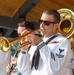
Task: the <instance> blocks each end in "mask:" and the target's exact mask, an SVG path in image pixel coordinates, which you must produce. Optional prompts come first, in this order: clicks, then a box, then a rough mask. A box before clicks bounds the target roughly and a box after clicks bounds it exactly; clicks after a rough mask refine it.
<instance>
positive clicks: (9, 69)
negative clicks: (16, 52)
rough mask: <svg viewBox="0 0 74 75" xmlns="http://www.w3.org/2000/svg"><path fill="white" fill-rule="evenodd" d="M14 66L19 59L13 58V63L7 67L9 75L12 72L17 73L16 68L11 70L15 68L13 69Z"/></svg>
mask: <svg viewBox="0 0 74 75" xmlns="http://www.w3.org/2000/svg"><path fill="white" fill-rule="evenodd" d="M13 64H17V57H13V58H12V60H11V63H10V64H8V65H7V66H6V71H7V73H9V72H10V71H11V72H13V73H14V72H16V69H15V68H14V69H13V70H11V69H12V68H13V67H12V65H13Z"/></svg>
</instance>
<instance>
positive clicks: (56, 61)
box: [17, 34, 71, 75]
mask: <svg viewBox="0 0 74 75" xmlns="http://www.w3.org/2000/svg"><path fill="white" fill-rule="evenodd" d="M56 35H57V37H55V38H54V39H52V40H51V41H50V42H49V43H48V44H47V45H46V44H45V42H46V40H48V39H49V38H45V37H44V38H43V42H41V43H40V44H39V45H38V46H40V45H41V44H44V45H43V46H42V47H41V48H40V49H39V51H40V59H39V67H38V69H37V70H36V69H35V68H34V67H33V68H31V66H32V59H33V55H34V52H35V50H36V48H37V47H38V46H31V48H30V50H29V51H28V52H26V53H24V54H22V53H20V54H19V57H18V61H17V65H18V70H19V72H21V73H22V75H66V67H67V65H68V61H69V60H70V58H71V45H70V43H69V41H68V40H67V39H66V38H64V37H63V36H61V34H56Z"/></svg>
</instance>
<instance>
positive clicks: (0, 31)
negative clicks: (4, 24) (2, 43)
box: [0, 28, 4, 36]
mask: <svg viewBox="0 0 74 75" xmlns="http://www.w3.org/2000/svg"><path fill="white" fill-rule="evenodd" d="M0 33H1V34H2V36H4V31H3V29H2V28H0Z"/></svg>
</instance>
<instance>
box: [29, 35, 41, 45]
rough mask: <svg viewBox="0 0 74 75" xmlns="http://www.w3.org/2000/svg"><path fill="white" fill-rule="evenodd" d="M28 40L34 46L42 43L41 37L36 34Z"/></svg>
mask: <svg viewBox="0 0 74 75" xmlns="http://www.w3.org/2000/svg"><path fill="white" fill-rule="evenodd" d="M28 40H29V41H30V42H31V44H32V45H38V44H39V43H40V42H41V41H42V39H41V37H39V36H37V35H35V34H30V35H28Z"/></svg>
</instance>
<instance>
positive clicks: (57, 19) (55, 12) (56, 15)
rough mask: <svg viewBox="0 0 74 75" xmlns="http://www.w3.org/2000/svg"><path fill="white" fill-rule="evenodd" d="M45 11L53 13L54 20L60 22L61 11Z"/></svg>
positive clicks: (49, 13)
mask: <svg viewBox="0 0 74 75" xmlns="http://www.w3.org/2000/svg"><path fill="white" fill-rule="evenodd" d="M43 13H46V14H48V15H53V17H54V22H58V23H59V22H60V19H61V17H60V14H59V12H58V11H57V10H55V9H50V10H46V11H44V12H43Z"/></svg>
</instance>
